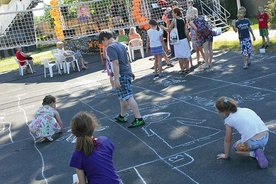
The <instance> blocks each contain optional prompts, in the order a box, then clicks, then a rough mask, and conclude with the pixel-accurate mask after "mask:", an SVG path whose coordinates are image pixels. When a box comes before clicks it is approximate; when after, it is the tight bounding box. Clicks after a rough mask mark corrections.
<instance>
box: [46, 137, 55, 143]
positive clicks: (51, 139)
mask: <svg viewBox="0 0 276 184" xmlns="http://www.w3.org/2000/svg"><path fill="white" fill-rule="evenodd" d="M46 139H48V141H50V142H52V141H53V140H54V139H53V138H52V137H50V136H49V137H46Z"/></svg>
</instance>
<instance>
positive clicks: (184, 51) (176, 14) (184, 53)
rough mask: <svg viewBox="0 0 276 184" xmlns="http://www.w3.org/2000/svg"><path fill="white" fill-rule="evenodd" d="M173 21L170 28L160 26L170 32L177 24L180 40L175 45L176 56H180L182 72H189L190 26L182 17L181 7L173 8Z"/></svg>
mask: <svg viewBox="0 0 276 184" xmlns="http://www.w3.org/2000/svg"><path fill="white" fill-rule="evenodd" d="M173 18H174V19H173V21H172V22H171V23H170V25H169V27H168V28H165V27H164V26H162V25H161V26H160V27H161V28H162V29H164V30H165V31H168V32H170V31H171V30H172V29H173V28H174V27H175V26H176V28H177V32H178V37H179V42H178V43H177V44H175V45H174V51H175V57H176V58H178V61H179V66H180V69H181V70H180V71H179V73H180V74H184V73H188V72H189V60H188V59H189V58H190V56H191V51H190V46H189V42H188V39H187V35H188V27H187V25H186V21H185V20H184V19H182V17H181V11H180V9H179V8H174V9H173Z"/></svg>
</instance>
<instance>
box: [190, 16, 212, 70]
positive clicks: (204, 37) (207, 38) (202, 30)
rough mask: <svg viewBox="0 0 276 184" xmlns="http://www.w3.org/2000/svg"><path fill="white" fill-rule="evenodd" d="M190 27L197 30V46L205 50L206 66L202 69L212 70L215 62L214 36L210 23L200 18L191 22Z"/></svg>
mask: <svg viewBox="0 0 276 184" xmlns="http://www.w3.org/2000/svg"><path fill="white" fill-rule="evenodd" d="M190 26H191V27H192V28H193V29H194V30H195V36H196V43H197V46H199V48H202V47H203V49H204V54H205V65H203V66H202V67H201V68H202V69H206V68H211V67H212V60H213V35H212V30H211V28H210V26H209V23H208V22H207V21H206V20H205V18H204V17H198V18H194V19H193V20H191V21H190Z"/></svg>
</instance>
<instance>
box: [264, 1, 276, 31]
mask: <svg viewBox="0 0 276 184" xmlns="http://www.w3.org/2000/svg"><path fill="white" fill-rule="evenodd" d="M265 9H266V12H267V13H268V14H269V23H270V27H271V28H274V29H275V28H276V1H275V0H269V1H268V2H267V6H266V8H265Z"/></svg>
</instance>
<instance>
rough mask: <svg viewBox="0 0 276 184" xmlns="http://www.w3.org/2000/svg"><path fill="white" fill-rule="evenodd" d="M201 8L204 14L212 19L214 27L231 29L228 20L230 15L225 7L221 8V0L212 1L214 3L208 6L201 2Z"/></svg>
mask: <svg viewBox="0 0 276 184" xmlns="http://www.w3.org/2000/svg"><path fill="white" fill-rule="evenodd" d="M200 6H201V11H202V14H203V15H206V16H207V17H209V18H211V21H212V24H213V26H214V27H218V26H219V27H223V28H228V27H229V26H228V21H227V19H228V18H229V17H230V13H229V12H228V11H227V10H226V9H225V8H224V7H223V6H221V4H220V1H219V0H212V2H210V3H208V4H206V3H205V2H204V1H203V0H201V2H200ZM217 22H219V23H217Z"/></svg>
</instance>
